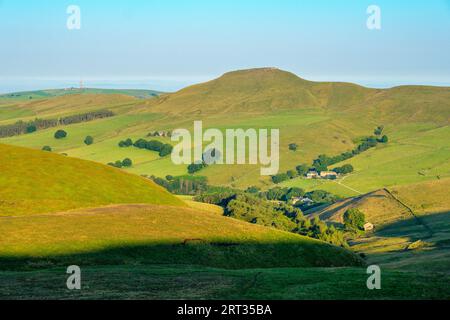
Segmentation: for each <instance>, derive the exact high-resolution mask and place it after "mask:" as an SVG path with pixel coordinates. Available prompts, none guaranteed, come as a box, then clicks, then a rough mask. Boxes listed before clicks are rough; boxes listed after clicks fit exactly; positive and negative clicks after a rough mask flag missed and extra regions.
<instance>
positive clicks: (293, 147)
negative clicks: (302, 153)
mask: <svg viewBox="0 0 450 320" xmlns="http://www.w3.org/2000/svg"><path fill="white" fill-rule="evenodd" d="M297 149H298V145H297V144H296V143H291V144H290V145H289V150H291V151H297Z"/></svg>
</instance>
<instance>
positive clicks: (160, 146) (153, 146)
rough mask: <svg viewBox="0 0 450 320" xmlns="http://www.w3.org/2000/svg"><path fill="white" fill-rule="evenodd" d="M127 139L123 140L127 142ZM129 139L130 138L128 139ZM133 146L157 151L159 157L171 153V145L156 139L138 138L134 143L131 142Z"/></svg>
mask: <svg viewBox="0 0 450 320" xmlns="http://www.w3.org/2000/svg"><path fill="white" fill-rule="evenodd" d="M128 140H129V139H127V140H125V142H128ZM130 140H131V139H130ZM119 145H120V143H119ZM133 146H135V147H136V148H139V149H147V150H150V151H156V152H158V153H159V156H160V157H165V156H168V155H169V154H171V153H172V150H173V146H172V145H171V144H168V143H162V142H161V141H158V140H150V141H147V140H145V139H139V140H137V141H136V142H135V143H133Z"/></svg>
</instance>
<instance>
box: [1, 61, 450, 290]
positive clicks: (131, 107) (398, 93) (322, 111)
mask: <svg viewBox="0 0 450 320" xmlns="http://www.w3.org/2000/svg"><path fill="white" fill-rule="evenodd" d="M30 97H31V99H30ZM449 101H450V88H443V87H442V88H438V87H436V88H434V87H416V86H405V87H399V88H392V89H386V90H384V89H368V88H364V87H361V86H357V85H353V84H348V83H319V82H311V81H307V80H304V79H301V78H298V77H296V76H295V75H293V74H290V73H288V72H283V71H280V70H276V69H272V68H264V69H256V70H244V71H237V72H231V73H227V74H225V75H224V76H222V77H220V78H219V79H216V80H213V81H210V82H207V83H203V84H199V85H195V86H191V87H188V88H185V89H183V90H180V91H178V92H176V93H172V94H162V95H160V93H158V92H154V91H142V90H137V91H134V90H119V91H117V90H116V91H107V90H96V89H88V90H86V91H83V92H81V91H80V92H79V91H77V90H73V91H72V92H64V91H61V90H43V91H38V92H26V93H20V94H17V95H2V96H0V125H5V124H11V123H15V122H17V121H19V120H23V121H29V120H33V119H35V118H36V117H39V118H44V119H45V118H58V117H62V116H66V115H75V114H81V113H83V112H87V111H93V110H102V109H108V110H111V111H113V112H114V113H115V116H113V117H110V118H105V119H101V120H95V121H91V122H85V123H79V124H72V125H68V126H59V127H57V128H51V129H47V130H39V131H37V132H33V133H30V134H24V135H20V136H14V137H9V138H3V139H0V172H1V175H0V283H2V286H0V298H6V299H14V298H20V299H24V298H68V299H70V298H75V299H91V298H102V299H108V298H117V299H122V298H123V299H129V298H138V299H148V298H159V299H167V298H168V299H183V298H184V299H198V298H201V299H207V298H211V299H450V286H448V283H449V280H450V274H449V270H450V236H449V232H448V230H450V218H449V217H450V211H449V210H450V203H449V201H450V198H449V196H448V194H449V190H450V188H449V187H450V186H449V183H450V140H449V139H448V137H449V136H450V126H449V119H450V105H449ZM196 120H202V121H203V126H204V129H208V128H218V129H220V130H222V131H224V130H226V129H237V128H243V129H248V128H254V129H267V128H269V129H270V128H273V129H280V172H285V171H286V170H292V169H295V167H296V166H297V165H300V164H307V165H310V164H311V163H312V161H313V160H314V159H315V158H317V157H318V156H319V155H321V154H326V155H328V156H335V155H339V154H340V153H342V152H346V151H351V150H352V149H354V148H355V147H356V146H357V145H358V143H360V141H361V140H362V139H363V138H365V137H368V136H371V135H373V132H374V129H375V128H376V127H377V126H380V125H383V126H384V133H383V134H386V135H388V137H389V143H387V144H381V143H380V144H378V146H377V147H375V148H372V149H370V150H368V151H365V152H363V153H360V154H359V155H357V156H355V157H353V158H351V159H348V160H346V161H344V162H341V163H339V164H336V165H335V166H342V165H343V164H351V165H352V166H353V167H354V168H355V171H354V172H353V173H352V174H351V175H347V176H345V177H341V178H339V179H338V180H335V181H331V180H306V179H302V178H295V179H292V180H289V181H286V182H284V183H282V184H279V185H277V186H280V187H294V186H295V187H301V188H303V189H305V190H306V191H311V190H318V189H322V190H327V191H330V192H332V193H334V194H336V195H338V196H341V197H342V198H345V199H342V201H339V202H337V203H335V204H332V205H330V206H322V207H319V208H315V209H313V210H311V211H308V212H306V213H307V214H309V215H310V216H309V217H311V218H312V217H314V216H319V217H320V218H321V219H322V220H324V221H326V222H328V223H334V224H338V225H339V224H342V216H343V213H344V212H345V211H346V210H347V209H349V208H359V209H361V210H363V211H364V213H365V214H366V218H367V220H368V221H369V222H372V223H374V224H375V230H374V231H373V232H368V233H365V234H360V235H359V236H357V237H356V238H355V239H353V240H352V241H351V243H350V244H351V250H347V249H344V248H340V247H335V246H332V245H329V244H327V243H325V242H322V241H318V240H314V239H312V238H308V237H304V236H299V235H297V234H293V233H286V232H282V231H279V230H276V229H274V228H267V227H262V226H258V225H255V224H250V223H246V222H243V221H239V220H235V219H232V218H228V217H224V216H223V209H222V208H219V207H217V206H213V205H207V204H201V203H197V202H194V201H193V200H192V198H191V197H183V196H174V195H172V194H169V193H168V192H167V191H166V190H164V189H162V188H161V187H159V186H156V185H155V184H154V183H153V182H152V181H150V180H149V179H147V178H144V177H141V176H142V175H147V176H150V175H155V176H158V177H165V176H166V175H169V174H170V175H172V176H178V175H184V174H186V173H187V168H186V166H185V165H182V166H175V165H173V163H172V161H171V159H170V156H166V157H164V158H160V157H159V155H158V154H157V153H156V152H152V151H148V150H142V149H138V148H135V147H128V148H120V147H119V146H118V143H119V141H121V140H125V139H127V138H131V139H133V140H137V139H139V138H145V139H147V140H151V139H157V140H160V141H162V142H164V143H171V142H170V139H169V138H159V137H158V138H153V137H148V136H147V135H148V134H149V133H150V132H153V131H156V130H165V131H167V130H173V129H176V128H186V129H192V127H193V123H194V121H196ZM58 129H64V130H65V131H66V132H67V133H68V136H67V137H66V138H64V139H55V138H54V133H55V131H56V130H58ZM88 135H90V136H92V137H93V138H94V143H93V144H92V145H89V146H87V145H85V144H84V139H85V137H86V136H88ZM290 143H296V144H297V145H298V146H299V148H298V150H297V151H290V150H289V147H288V146H289V144H290ZM43 146H50V147H51V148H52V152H44V151H41V149H42V147H43ZM24 147H25V148H24ZM33 149H34V150H33ZM124 158H130V159H131V160H132V161H133V165H132V166H131V167H130V168H126V169H125V168H124V169H117V168H113V167H110V166H106V164H107V163H110V162H115V161H117V160H123V159H124ZM260 167H261V166H260V165H259V164H258V165H255V166H251V165H230V166H228V165H227V166H222V165H212V166H208V167H207V168H205V169H203V170H201V171H200V172H198V173H196V175H199V176H206V177H207V178H208V182H209V184H210V185H215V186H229V187H235V188H241V189H245V188H247V187H249V186H258V187H261V188H262V189H263V190H267V189H269V188H273V187H275V186H276V185H275V184H273V183H272V181H271V179H270V177H262V176H261V175H260ZM330 169H332V168H330ZM73 264H75V265H80V266H82V269H83V277H84V279H85V281H86V282H85V283H84V285H85V286H86V290H82V291H81V292H78V293H71V292H68V291H66V290H65V289H64V288H65V279H66V277H67V275H66V273H65V270H64V267H66V266H68V265H73ZM367 264H377V265H380V266H381V268H382V270H383V271H382V272H383V278H382V279H383V280H382V287H383V290H381V291H370V290H367V287H366V280H367V274H366V270H365V266H366V265H367ZM110 279H120V281H114V282H111V281H110ZM30 284H31V285H30Z"/></svg>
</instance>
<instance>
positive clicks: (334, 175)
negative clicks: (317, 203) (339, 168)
mask: <svg viewBox="0 0 450 320" xmlns="http://www.w3.org/2000/svg"><path fill="white" fill-rule="evenodd" d="M320 177H321V178H323V179H336V178H337V177H338V174H337V173H336V172H334V171H322V172H321V173H320Z"/></svg>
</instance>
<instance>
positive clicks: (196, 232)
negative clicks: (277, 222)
mask: <svg viewBox="0 0 450 320" xmlns="http://www.w3.org/2000/svg"><path fill="white" fill-rule="evenodd" d="M0 219H2V220H3V221H5V222H7V223H2V224H0V234H1V235H2V240H1V243H2V245H1V248H0V262H1V263H0V265H2V267H3V268H11V266H21V267H23V268H26V267H27V266H30V265H31V264H32V263H33V262H36V261H41V260H44V261H47V262H49V261H52V263H54V264H63V265H64V263H68V262H69V261H71V262H70V263H74V262H75V261H76V262H77V263H79V264H80V265H98V264H102V265H118V264H119V265H120V264H122V265H123V264H129V263H131V264H136V263H144V264H149V265H155V264H182V265H185V264H190V265H204V266H211V267H222V268H248V267H253V268H256V267H258V268H268V267H319V266H321V267H331V266H360V265H361V264H362V261H361V260H359V258H358V257H357V256H356V255H354V254H353V253H351V252H350V251H347V250H345V249H342V248H338V247H334V246H331V245H329V244H326V243H324V242H320V241H317V240H314V239H311V238H307V237H302V236H299V235H295V234H291V233H287V232H281V231H277V230H275V229H272V228H265V227H261V226H257V225H253V224H249V223H246V222H242V221H238V220H235V219H231V218H227V217H223V216H221V215H218V214H217V213H211V212H207V211H201V210H198V209H191V208H186V207H184V208H183V207H173V206H161V205H159V206H155V205H118V206H108V207H102V208H94V209H83V210H73V211H70V212H65V213H60V214H52V215H36V216H25V217H19V218H15V219H8V218H0ZM49 239H51V240H50V241H49Z"/></svg>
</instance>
